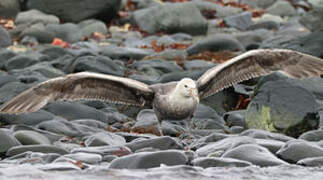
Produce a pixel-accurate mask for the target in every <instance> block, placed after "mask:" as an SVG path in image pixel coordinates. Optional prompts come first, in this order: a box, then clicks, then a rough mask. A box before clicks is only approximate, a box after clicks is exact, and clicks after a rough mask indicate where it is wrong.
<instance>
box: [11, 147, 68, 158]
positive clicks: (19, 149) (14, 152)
mask: <svg viewBox="0 0 323 180" xmlns="http://www.w3.org/2000/svg"><path fill="white" fill-rule="evenodd" d="M27 151H32V152H41V153H57V154H61V155H64V154H67V153H68V152H67V151H66V150H64V149H61V148H58V147H56V146H53V145H25V146H15V147H12V148H10V149H9V150H8V151H7V153H6V155H7V156H14V155H17V154H21V153H24V152H27Z"/></svg>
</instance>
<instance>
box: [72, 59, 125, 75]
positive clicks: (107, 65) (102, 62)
mask: <svg viewBox="0 0 323 180" xmlns="http://www.w3.org/2000/svg"><path fill="white" fill-rule="evenodd" d="M73 66H74V68H73V72H82V71H90V72H97V73H103V74H112V75H116V76H123V75H124V73H125V67H124V66H121V65H120V64H118V63H116V62H115V61H113V60H112V59H110V58H109V57H105V56H81V57H79V58H77V59H76V60H75V62H74V63H73Z"/></svg>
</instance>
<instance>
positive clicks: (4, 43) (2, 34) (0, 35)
mask: <svg viewBox="0 0 323 180" xmlns="http://www.w3.org/2000/svg"><path fill="white" fill-rule="evenodd" d="M10 45H12V40H11V38H10V35H9V33H8V31H7V30H6V29H4V28H3V27H2V26H0V48H5V47H8V46H10Z"/></svg>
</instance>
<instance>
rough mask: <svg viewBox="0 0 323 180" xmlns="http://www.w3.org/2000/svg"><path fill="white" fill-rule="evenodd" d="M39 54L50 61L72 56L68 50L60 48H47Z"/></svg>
mask: <svg viewBox="0 0 323 180" xmlns="http://www.w3.org/2000/svg"><path fill="white" fill-rule="evenodd" d="M38 52H39V53H41V54H44V55H46V56H48V57H49V60H50V61H52V60H55V59H57V58H60V57H62V56H65V55H69V54H71V53H70V52H69V51H68V50H67V49H65V48H63V47H60V46H45V47H43V48H42V49H40V50H39V51H38Z"/></svg>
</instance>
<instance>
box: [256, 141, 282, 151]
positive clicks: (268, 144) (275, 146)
mask: <svg viewBox="0 0 323 180" xmlns="http://www.w3.org/2000/svg"><path fill="white" fill-rule="evenodd" d="M255 140H256V144H258V145H260V146H263V147H265V148H267V149H268V150H269V151H270V152H271V153H273V154H276V153H277V151H278V150H279V149H281V148H282V147H283V146H284V145H285V144H286V143H285V142H282V141H278V140H272V139H255Z"/></svg>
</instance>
